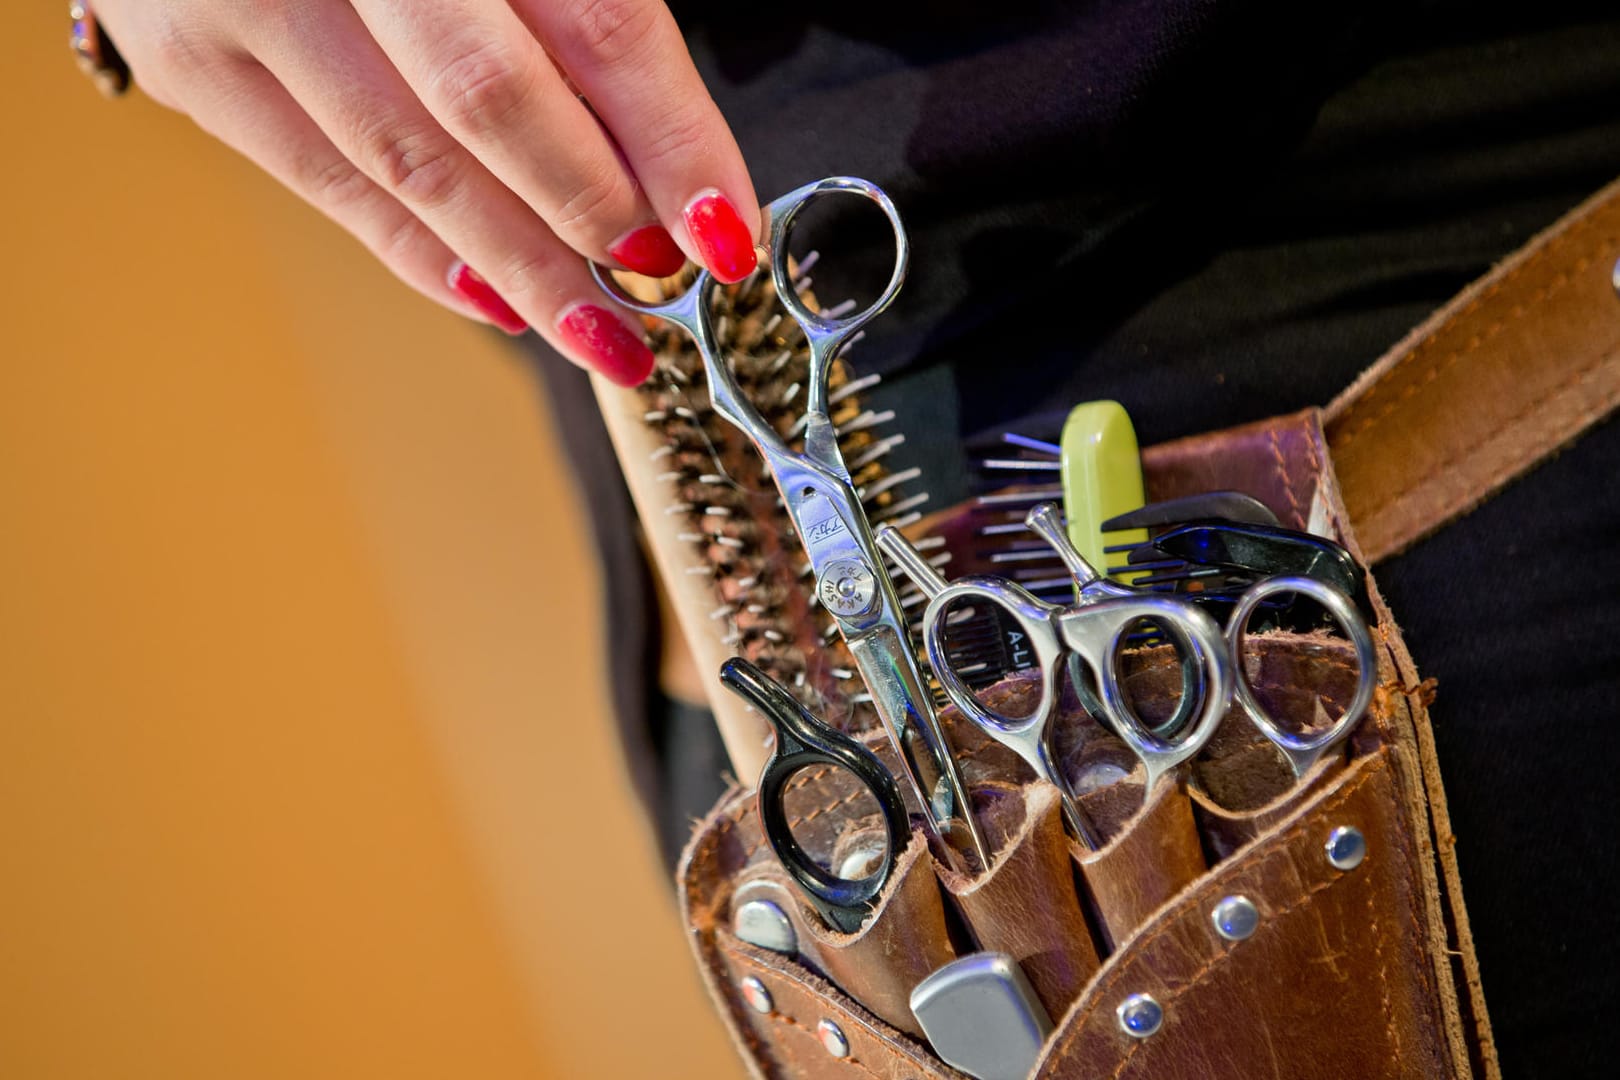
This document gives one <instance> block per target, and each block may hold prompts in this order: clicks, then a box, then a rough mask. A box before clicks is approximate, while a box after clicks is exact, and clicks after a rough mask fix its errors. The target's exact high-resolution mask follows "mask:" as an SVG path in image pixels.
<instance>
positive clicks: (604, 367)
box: [557, 304, 653, 386]
mask: <svg viewBox="0 0 1620 1080" xmlns="http://www.w3.org/2000/svg"><path fill="white" fill-rule="evenodd" d="M557 333H558V335H559V336H560V337H561V338H562V339H563V341H564V342H565V343H566V344H567V345H568V347H569V348H571V349H572V350H573V351H574V352H576V353H578V354H579V355H580V356H582V357H584V358H585V360H587V361H588V362H589V363H590V365H591V367H593V368H595V369H596V370H597V371H600V372H601V373H602V374H603V375H606V376H607V377H608V378H610V379H612V380H613V381H614V382H616V383H618V384H619V385H620V386H640V385H641V384H642V383H643V382H645V381H646V379H647V376H648V375H651V374H652V369H653V353H652V350H651V349H649V348H647V343H646V342H645V341H642V340H641V336H640V335H639V334H637V333H636V332H635V331H633V330H631V329H630V328H629V327H628V326H626V325H624V323H623V321H622V320H620V318H619V317H618V316H617V315H615V314H613V312H611V311H609V310H608V309H607V308H604V307H597V306H596V305H595V304H575V305H574V306H573V307H571V308H569V309H568V310H567V311H565V312H563V315H562V318H560V319H558V320H557Z"/></svg>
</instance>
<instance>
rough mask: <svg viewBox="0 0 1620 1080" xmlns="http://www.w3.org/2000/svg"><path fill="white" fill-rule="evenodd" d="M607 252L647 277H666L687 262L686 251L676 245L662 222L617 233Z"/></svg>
mask: <svg viewBox="0 0 1620 1080" xmlns="http://www.w3.org/2000/svg"><path fill="white" fill-rule="evenodd" d="M608 254H609V255H612V256H613V257H614V258H615V259H617V260H618V261H619V265H620V266H622V267H624V268H625V269H626V270H634V271H635V272H636V273H638V274H646V275H647V276H648V277H669V276H670V275H672V274H677V273H679V272H680V269H681V267H683V266H685V265H686V255H685V253H683V252H682V251H681V249H680V248H678V247H676V246H675V240H674V238H673V237H671V236H670V235H669V230H668V229H666V228H664V227H663V226H662V225H643V226H642V227H641V228H639V229H632V230H631V231H630V232H627V233H625V234H624V235H623V236H621V237H619V239H618V241H617V242H615V243H614V245H613V246H612V247H610V248H608Z"/></svg>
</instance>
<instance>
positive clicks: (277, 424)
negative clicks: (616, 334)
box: [0, 2, 740, 1078]
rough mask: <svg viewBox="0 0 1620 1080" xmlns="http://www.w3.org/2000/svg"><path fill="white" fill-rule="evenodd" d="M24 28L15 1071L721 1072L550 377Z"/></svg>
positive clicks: (14, 117)
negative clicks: (606, 657)
mask: <svg viewBox="0 0 1620 1080" xmlns="http://www.w3.org/2000/svg"><path fill="white" fill-rule="evenodd" d="M65 8H66V5H65V4H53V3H33V2H29V3H26V4H17V5H13V6H12V9H11V11H10V12H9V13H8V18H7V20H6V22H7V26H6V29H5V32H4V33H3V34H0V58H3V62H0V71H4V72H5V74H4V85H5V89H6V93H5V94H4V95H3V96H0V119H3V122H4V130H5V132H6V137H5V149H4V151H3V159H4V167H3V168H0V235H3V236H4V239H5V243H4V258H3V260H0V307H3V312H4V318H3V320H0V374H3V380H4V381H3V389H0V515H3V516H0V568H3V569H0V573H3V578H0V1076H5V1077H8V1078H34V1077H50V1078H73V1077H87V1078H88V1077H97V1078H103V1077H165V1078H185V1077H209V1078H217V1077H233V1078H235V1077H243V1078H246V1077H294V1076H295V1077H321V1076H344V1077H357V1076H386V1077H391V1078H403V1077H416V1076H421V1077H451V1076H476V1077H502V1076H529V1077H534V1076H544V1077H551V1076H556V1077H594V1076H603V1077H607V1076H642V1075H658V1076H663V1077H683V1076H689V1077H714V1076H728V1075H736V1074H738V1073H739V1072H740V1068H739V1066H738V1065H737V1064H736V1060H735V1058H734V1056H733V1054H732V1051H731V1049H730V1048H729V1046H728V1045H726V1043H725V1040H724V1038H723V1036H722V1035H721V1033H720V1031H719V1029H718V1026H717V1024H716V1023H715V1021H714V1020H713V1019H712V1018H711V1016H710V1015H709V1012H708V1006H707V1004H706V1003H705V1002H704V1000H703V998H702V994H701V991H700V990H699V988H698V984H697V979H696V976H695V974H694V973H693V970H692V965H691V962H690V960H689V958H688V956H687V952H686V947H685V945H684V943H683V941H682V937H681V933H680V928H679V926H678V924H677V921H676V918H675V914H674V908H673V901H672V898H671V896H670V893H669V892H668V890H667V888H666V886H665V884H664V882H663V877H662V872H661V870H660V869H659V868H658V866H657V862H656V858H655V854H654V849H653V845H652V842H651V839H650V835H649V834H648V833H647V832H646V830H645V828H644V826H643V824H642V822H641V821H640V819H639V816H638V812H637V811H636V809H635V807H634V805H633V804H632V801H631V799H630V797H629V795H628V790H627V786H626V785H627V781H626V779H625V777H624V775H623V771H622V768H621V765H620V762H619V759H618V757H617V748H616V746H615V744H614V742H613V738H612V733H611V730H610V724H609V721H608V717H607V714H606V706H605V682H604V679H605V676H604V674H603V671H604V668H603V666H602V663H601V656H600V653H599V644H598V643H599V640H600V636H601V631H602V626H601V616H600V613H599V611H598V609H597V595H598V581H597V578H596V568H595V566H594V564H593V563H592V562H591V556H590V553H589V551H588V549H587V548H586V546H585V544H586V539H585V537H584V536H583V534H582V532H581V531H580V529H578V528H577V527H576V526H575V522H577V521H578V498H579V495H578V493H576V492H574V491H573V490H571V489H570V487H569V485H568V481H567V478H566V477H565V475H564V473H563V470H562V466H561V463H560V461H559V460H558V455H557V447H556V445H555V442H554V439H553V437H552V435H551V432H550V425H549V423H548V420H547V417H546V415H545V412H544V407H543V404H542V402H541V401H540V399H539V398H538V395H537V391H536V387H535V386H534V385H533V383H532V381H531V379H530V378H529V377H528V376H527V375H526V374H525V372H524V370H523V369H522V368H521V367H520V366H519V365H518V364H517V363H515V362H514V361H513V360H512V359H511V357H510V354H509V353H508V352H507V350H505V349H504V348H503V346H502V343H501V342H500V341H499V340H497V339H496V338H495V337H494V336H492V335H491V334H489V333H488V332H486V331H483V330H481V329H480V328H478V327H476V326H474V325H472V324H470V323H467V322H464V321H461V320H459V319H458V318H456V317H455V316H453V315H451V314H448V313H446V312H443V311H440V310H438V309H437V308H434V307H432V306H431V305H429V304H427V303H426V302H425V301H421V300H418V299H417V298H416V297H415V296H414V295H413V294H411V293H409V292H408V291H407V290H406V289H405V288H404V287H403V286H401V285H398V284H396V283H395V282H394V281H393V279H392V278H391V277H389V276H388V275H387V274H386V272H384V271H383V270H382V269H381V268H379V267H377V266H375V265H373V264H372V263H371V261H370V259H369V257H368V256H367V255H366V254H365V253H364V252H363V251H362V250H361V249H360V248H359V246H358V245H357V244H355V243H353V242H352V241H350V240H349V239H348V238H347V237H346V236H345V235H344V234H342V233H341V232H339V231H338V230H337V229H336V228H335V227H334V226H331V225H329V224H328V223H327V222H325V221H324V220H323V219H321V218H320V217H319V216H318V215H316V214H314V213H313V212H311V211H309V210H307V209H306V208H305V207H304V206H303V205H302V204H300V203H299V202H297V201H296V200H295V199H294V198H292V197H291V196H290V195H287V194H285V193H284V192H283V191H281V190H280V189H279V188H278V187H277V186H276V185H275V184H274V183H273V182H271V181H270V180H268V179H267V178H265V177H263V176H260V175H259V174H257V173H256V172H255V170H254V169H253V168H252V167H251V166H249V165H248V164H246V163H245V162H243V161H241V160H238V159H237V158H235V157H234V156H233V155H232V154H231V153H230V152H228V151H227V150H225V149H224V148H222V147H221V146H219V145H217V144H215V143H213V142H212V141H211V140H210V139H208V138H207V137H206V136H204V135H202V134H201V133H200V132H198V131H197V130H195V129H194V128H193V127H192V126H191V124H190V123H189V121H187V120H185V119H183V118H181V117H178V116H175V115H172V114H169V113H166V112H164V111H163V110H161V109H159V108H157V107H156V106H154V105H152V104H151V103H150V102H148V101H145V100H144V99H142V98H141V97H140V96H139V94H135V95H133V96H131V97H130V98H127V99H125V100H123V101H121V102H117V103H107V102H104V101H102V100H101V99H100V98H99V97H98V96H97V95H96V94H95V93H94V91H93V90H92V89H91V87H90V85H89V84H88V82H85V81H84V80H82V78H81V77H80V76H79V75H78V73H77V72H76V71H75V70H74V67H73V65H72V62H71V60H70V58H69V56H68V53H67V49H66V36H67V20H66V15H65Z"/></svg>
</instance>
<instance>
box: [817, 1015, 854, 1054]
mask: <svg viewBox="0 0 1620 1080" xmlns="http://www.w3.org/2000/svg"><path fill="white" fill-rule="evenodd" d="M816 1034H817V1035H819V1036H820V1037H821V1045H822V1046H824V1047H826V1049H827V1053H829V1054H831V1055H832V1056H833V1057H849V1040H848V1039H846V1038H845V1037H844V1030H843V1028H840V1027H839V1026H838V1025H837V1024H835V1023H833V1022H832V1021H831V1020H823V1021H822V1022H821V1023H819V1024H817V1025H816Z"/></svg>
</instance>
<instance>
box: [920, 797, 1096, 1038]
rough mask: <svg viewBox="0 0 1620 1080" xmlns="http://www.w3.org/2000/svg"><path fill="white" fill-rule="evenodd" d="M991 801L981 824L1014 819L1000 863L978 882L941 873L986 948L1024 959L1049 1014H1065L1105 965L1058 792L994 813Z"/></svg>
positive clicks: (1014, 800)
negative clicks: (1080, 890) (1083, 902)
mask: <svg viewBox="0 0 1620 1080" xmlns="http://www.w3.org/2000/svg"><path fill="white" fill-rule="evenodd" d="M986 801H988V800H983V799H981V800H980V806H981V813H980V821H981V822H986V821H992V822H995V821H996V819H998V818H1006V817H1012V818H1013V820H1012V821H1011V822H1010V823H1007V822H1005V821H1003V822H998V824H1001V826H1002V827H1001V828H1000V829H996V830H994V831H993V835H994V832H1002V833H1004V834H1006V835H1007V836H1008V840H1007V842H1006V843H1005V844H1004V845H998V846H997V852H996V856H995V863H994V865H993V866H991V868H990V869H989V870H988V871H986V872H985V873H982V874H979V875H978V876H976V877H972V878H969V877H965V876H962V875H958V874H953V873H951V872H949V871H946V870H941V871H940V881H941V883H942V884H943V885H944V886H945V889H946V892H947V894H948V895H949V896H950V897H951V898H952V899H953V901H954V902H955V905H956V907H957V909H958V910H959V911H960V912H961V913H962V915H963V917H964V918H965V920H966V921H967V924H968V926H969V927H971V929H972V932H973V934H974V937H975V938H976V939H977V943H978V945H979V947H980V948H981V949H983V950H985V951H987V952H1001V953H1006V954H1008V955H1009V956H1011V957H1012V958H1013V959H1014V960H1017V961H1018V963H1019V965H1020V966H1021V967H1022V968H1023V971H1024V975H1025V976H1026V977H1027V978H1028V979H1029V981H1030V985H1031V986H1033V987H1034V988H1035V993H1036V996H1038V997H1039V998H1040V999H1041V1003H1042V1004H1044V1005H1045V1006H1046V1009H1047V1012H1048V1013H1050V1014H1051V1015H1052V1016H1061V1015H1062V1014H1063V1012H1064V1011H1065V1010H1067V1009H1068V1007H1069V1005H1070V1004H1072V1003H1073V1002H1074V999H1075V998H1076V997H1078V996H1079V994H1080V991H1081V988H1082V987H1084V986H1085V985H1086V983H1087V982H1088V981H1089V980H1090V979H1091V976H1092V975H1093V974H1094V973H1095V972H1096V970H1097V965H1098V963H1099V960H1098V957H1097V949H1096V946H1095V945H1093V944H1092V940H1091V931H1090V929H1089V928H1088V927H1087V925H1086V916H1085V912H1084V911H1083V910H1082V908H1081V906H1080V898H1079V896H1078V895H1077V894H1076V892H1075V881H1074V866H1073V864H1072V863H1071V862H1070V860H1069V838H1068V834H1067V833H1065V832H1064V830H1063V816H1062V812H1061V810H1060V809H1059V806H1058V793H1057V789H1056V788H1054V787H1052V786H1051V785H1050V784H1031V785H1029V786H1027V787H1024V788H1015V789H1011V790H1009V791H1006V792H1005V793H1003V794H1000V795H999V796H997V797H996V798H995V802H996V803H997V804H998V805H996V806H994V807H993V808H992V807H986V806H984V803H985V802H986ZM986 809H988V810H991V813H985V812H984V810H986ZM1008 824H1010V825H1011V827H1010V828H1008V827H1007V825H1008Z"/></svg>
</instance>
